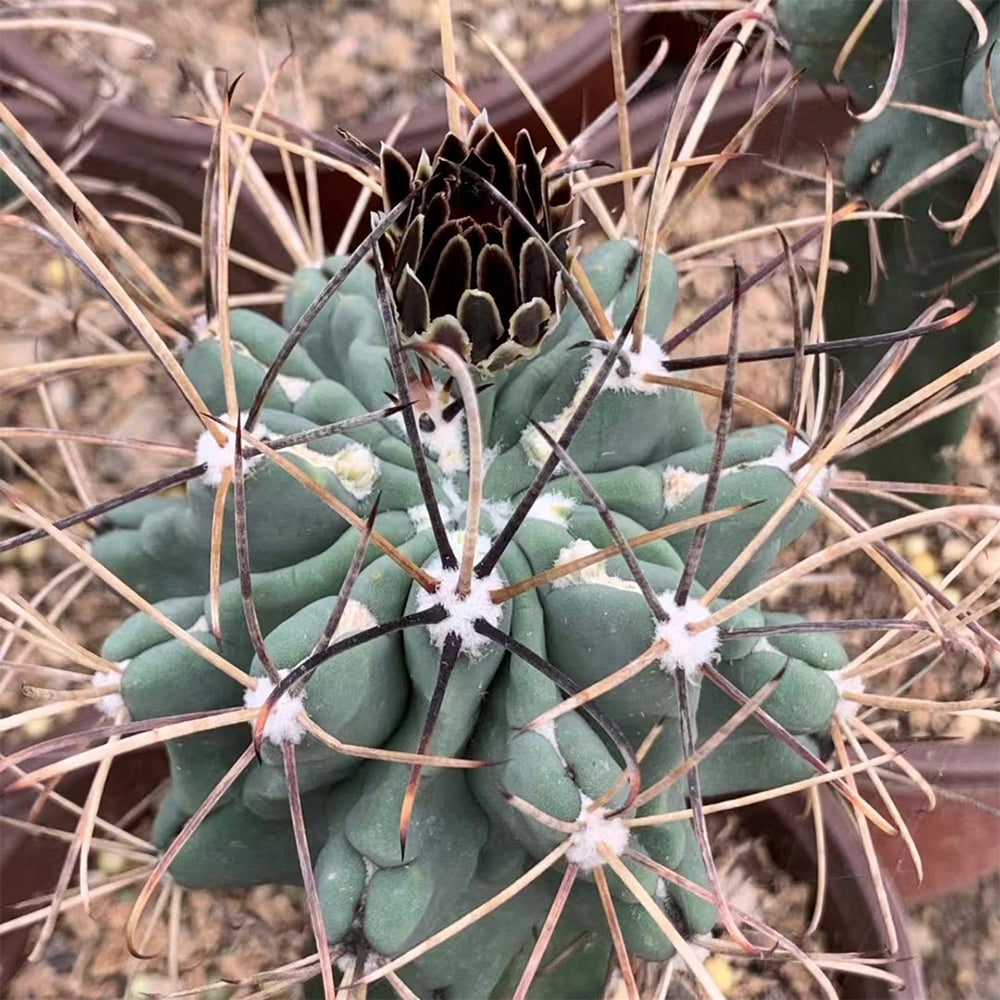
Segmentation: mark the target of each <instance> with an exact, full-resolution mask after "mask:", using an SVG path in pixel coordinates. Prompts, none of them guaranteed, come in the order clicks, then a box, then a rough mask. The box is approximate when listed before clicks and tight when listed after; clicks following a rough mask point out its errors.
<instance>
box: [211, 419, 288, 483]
mask: <svg viewBox="0 0 1000 1000" xmlns="http://www.w3.org/2000/svg"><path fill="white" fill-rule="evenodd" d="M239 419H240V425H241V426H242V425H243V424H244V423H246V419H247V414H246V412H243V413H241V414H240V418H239ZM218 427H219V430H221V431H222V433H223V435H224V437H225V440H224V441H223V443H222V444H221V445H220V444H219V443H218V442H217V441H216V440H215V438H214V437H213V436H212V434H211V432H210V431H208V430H205V431H202V432H201V435H200V436H199V438H198V444H197V447H196V448H195V457H194V460H195V462H196V463H197V464H198V465H201V463H202V462H204V463H205V465H207V466H208V468H207V469H206V470H205V472H204V474H203V475H202V477H201V481H202V482H203V483H204V484H205V485H206V486H218V485H219V483H220V482H222V474H223V473H224V472H225V471H226V470H227V469H231V468H232V467H233V462H234V461H235V455H236V433H235V431H231V430H230V429H229V428H228V427H223V426H222V425H221V424H219V425H218ZM269 434H270V432H269V431H268V429H267V428H266V427H265V426H264V425H263V424H262V423H260V422H258V423H257V426H256V427H255V428H254V437H256V438H259V439H261V440H264V439H265V438H267V437H268V436H269ZM263 457H264V456H263V455H253V456H252V457H250V458H247V459H244V460H243V471H244V472H249V471H250V470H251V469H252V468H253V467H254V466H255V465H257V464H258V463H259V462H260V461H261V459H262V458H263Z"/></svg>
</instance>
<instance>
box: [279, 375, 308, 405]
mask: <svg viewBox="0 0 1000 1000" xmlns="http://www.w3.org/2000/svg"><path fill="white" fill-rule="evenodd" d="M275 381H276V382H277V383H278V388H279V389H281V391H282V392H283V393H284V394H285V395H286V396H287V397H288V399H289V402H292V403H297V402H298V401H299V400H300V399H301V398H302V397H303V396H304V395H305V394H306V389H308V388H309V386H311V385H312V382H310V381H309V379H307V378H300V377H299V376H298V375H279V376H278V377H277V378H276V379H275Z"/></svg>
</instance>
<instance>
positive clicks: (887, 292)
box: [775, 0, 1000, 479]
mask: <svg viewBox="0 0 1000 1000" xmlns="http://www.w3.org/2000/svg"><path fill="white" fill-rule="evenodd" d="M869 8H872V9H869ZM775 13H776V15H777V18H778V24H779V27H780V30H781V33H782V35H783V36H784V38H785V40H786V42H787V44H788V46H789V55H790V57H791V59H792V61H793V63H794V64H795V65H796V66H800V67H802V68H804V69H805V70H806V71H807V72H808V73H809V74H810V75H811V76H813V77H815V78H816V79H818V80H819V81H821V82H824V83H831V82H834V81H835V80H836V81H838V82H841V83H843V84H845V85H846V86H847V88H848V90H849V92H850V95H851V98H852V100H853V101H854V102H856V103H857V105H858V106H859V107H860V108H866V109H867V110H863V111H861V112H859V117H860V118H861V119H862V120H861V121H860V123H859V124H858V126H857V128H856V130H855V132H854V135H853V137H852V140H851V143H850V146H849V147H848V150H847V154H846V158H845V161H844V165H843V181H844V185H845V187H846V190H847V193H848V194H849V195H851V196H855V197H859V198H863V199H864V200H866V201H868V202H869V203H871V204H872V205H873V206H876V207H883V206H884V207H886V208H895V209H896V210H898V211H899V212H901V213H902V215H903V216H904V218H903V219H900V220H884V221H881V222H879V223H878V224H877V225H876V224H874V223H873V232H874V234H875V237H876V238H877V242H878V245H879V247H880V253H881V262H880V263H875V264H873V260H874V259H875V258H873V257H872V256H871V252H870V248H869V239H868V238H866V234H865V233H864V232H863V231H862V230H859V229H852V228H851V227H846V228H841V229H840V230H839V231H838V232H837V233H836V234H835V236H834V243H833V252H834V255H835V256H837V257H839V258H841V259H843V260H845V261H846V262H847V263H848V266H849V271H848V273H847V274H839V275H832V276H831V284H830V292H831V294H830V295H829V296H828V298H827V300H826V310H825V312H824V319H825V321H826V325H827V329H828V330H829V331H830V335H831V336H833V337H837V336H842V335H844V334H841V333H839V332H838V331H845V330H850V329H856V328H858V327H859V326H863V327H865V328H866V329H868V330H871V331H873V332H874V331H881V330H891V329H898V328H900V327H901V326H903V325H905V324H906V323H909V322H911V321H912V319H913V317H914V316H916V315H918V314H919V313H921V312H922V311H923V309H924V308H925V306H926V304H927V302H928V300H930V299H933V298H934V297H935V296H937V295H941V294H948V295H950V296H952V297H953V298H955V299H956V300H958V301H960V302H962V303H965V302H970V301H973V300H975V301H977V302H978V306H979V307H978V308H977V309H976V311H975V312H974V313H973V315H971V316H970V317H969V318H968V319H966V320H965V321H964V322H963V323H962V324H960V325H959V326H957V327H956V328H955V330H954V331H953V333H952V334H951V335H950V336H949V337H948V339H947V341H946V342H945V341H939V342H937V343H935V344H933V345H930V344H925V345H922V346H921V347H919V348H918V349H917V351H916V352H915V354H914V356H913V358H912V359H911V360H910V361H909V362H908V364H907V367H906V369H904V371H903V373H902V375H901V377H900V378H899V379H898V380H897V381H896V383H895V384H894V385H893V387H892V389H891V390H890V392H889V393H887V394H886V396H885V398H884V400H883V403H884V405H890V404H892V403H895V402H897V401H898V400H899V399H902V398H904V397H905V396H906V395H907V394H908V393H909V392H911V391H912V390H913V389H914V388H916V387H918V386H920V385H923V384H925V383H927V382H929V381H931V380H932V379H933V378H936V377H937V376H939V375H940V374H942V373H943V372H945V371H947V370H948V369H949V368H950V367H951V366H952V365H955V364H958V363H960V362H961V361H963V360H965V359H966V358H968V357H969V356H970V355H972V354H973V353H974V352H975V351H977V350H979V349H981V348H983V347H985V346H986V345H988V344H990V343H992V342H993V341H994V340H995V339H996V336H997V332H998V326H997V286H996V267H995V262H996V253H997V246H998V239H1000V186H998V179H997V178H998V173H997V171H998V168H1000V145H998V139H1000V115H998V113H997V105H996V99H995V95H1000V59H996V58H994V55H995V47H996V42H997V38H998V32H1000V3H997V2H995V0H968V2H957V0H937V2H927V0H920V2H916V0H915V2H907V0H893V2H891V3H890V2H885V3H883V4H881V5H880V6H877V8H875V7H874V6H873V5H870V4H869V3H868V2H867V0H831V2H828V3H822V4H820V3H816V2H815V0H778V3H777V4H776V6H775ZM956 244H957V245H958V249H957V250H956V249H955V246H956ZM874 360H875V358H874V357H873V355H872V354H871V352H859V353H858V354H856V355H852V356H851V357H850V358H848V359H847V360H846V367H847V373H848V375H849V377H851V378H854V379H860V378H862V377H863V376H864V374H865V372H866V371H868V370H869V369H870V368H871V365H872V363H873V361H874ZM967 420H968V409H967V408H965V409H963V410H961V411H958V412H957V413H953V414H950V415H949V416H948V417H947V418H942V419H939V420H937V421H934V422H932V423H930V424H927V425H925V426H924V427H922V428H921V429H920V430H919V431H917V432H915V433H914V434H913V436H912V437H911V440H912V441H913V443H914V446H915V447H920V448H921V449H922V450H923V451H924V452H925V453H926V454H927V456H928V459H929V460H930V461H931V466H930V471H932V472H933V473H935V475H936V478H947V476H948V468H947V464H946V463H944V462H942V460H941V459H942V455H941V450H942V449H943V448H946V447H947V446H950V445H954V444H956V443H957V442H958V441H959V440H960V439H961V436H962V434H963V433H964V430H965V426H966V423H967ZM866 461H867V466H866V468H868V469H869V470H875V469H877V470H878V473H877V474H878V475H879V476H880V477H881V478H886V479H904V478H907V473H906V470H905V459H904V458H903V457H902V453H901V452H900V450H899V449H897V448H894V447H889V448H886V447H883V448H880V449H878V450H877V451H874V452H872V453H871V454H870V455H869V456H867V458H866Z"/></svg>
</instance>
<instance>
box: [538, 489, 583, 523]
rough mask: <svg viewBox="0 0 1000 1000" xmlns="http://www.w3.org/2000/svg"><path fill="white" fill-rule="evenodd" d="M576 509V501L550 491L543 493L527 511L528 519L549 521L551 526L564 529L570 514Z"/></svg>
mask: <svg viewBox="0 0 1000 1000" xmlns="http://www.w3.org/2000/svg"><path fill="white" fill-rule="evenodd" d="M575 507H576V501H575V500H574V499H573V498H572V497H566V496H563V495H562V494H561V493H559V492H557V491H555V490H552V491H551V492H548V493H543V494H542V495H541V496H540V497H539V498H538V499H537V500H536V501H535V502H534V503H533V504H532V505H531V510H529V511H528V517H533V518H536V519H537V520H539V521H549V522H550V523H551V524H558V525H559V526H560V527H562V528H565V527H566V522H567V521H568V520H569V516H570V514H572V513H573V509H574V508H575Z"/></svg>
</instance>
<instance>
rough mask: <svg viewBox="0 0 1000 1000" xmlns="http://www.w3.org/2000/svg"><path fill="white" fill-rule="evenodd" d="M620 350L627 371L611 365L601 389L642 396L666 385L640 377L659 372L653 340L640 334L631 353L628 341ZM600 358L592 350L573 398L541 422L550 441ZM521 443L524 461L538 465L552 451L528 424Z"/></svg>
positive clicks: (658, 356)
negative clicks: (625, 360)
mask: <svg viewBox="0 0 1000 1000" xmlns="http://www.w3.org/2000/svg"><path fill="white" fill-rule="evenodd" d="M622 353H623V354H624V355H627V357H628V363H629V374H628V375H626V376H624V377H623V376H621V375H619V374H618V371H617V368H618V366H617V365H615V366H613V367H612V369H611V374H610V375H609V376H608V378H607V380H606V381H605V383H604V385H603V386H602V387H601V391H602V392H638V393H642V394H643V395H645V396H655V395H658V394H659V393H661V392H665V391H666V386H662V385H657V384H656V383H655V382H647V381H645V380H644V379H643V378H642V376H643V375H654V374H655V375H662V374H663V360H664V357H665V356H664V354H663V353H662V352H661V351H660V345H659V344H658V343H657V342H656V341H655V340H652V339H651V338H649V337H643V338H642V344H641V346H640V348H639V350H638V351H637V352H636V353H635V354H633V353H632V352H631V350H630V348H629V346H628V345H626V346H625V348H624V350H623V352H622ZM603 362H604V355H603V354H601V353H599V352H594V355H593V357H592V358H591V359H590V362H589V363H588V364H587V365H586V367H585V368H584V369H583V374H582V375H581V377H580V381H579V382H578V383H577V385H576V389H575V391H574V392H573V398H572V399H571V400H570V401H569V402H568V403H567V404H566V405H565V406H564V407H563V408H562V410H560V412H559V413H557V414H556V415H555V416H554V417H553V418H552V419H551V420H546V421H544V422H543V423H542V425H541V426H542V427H544V428H545V432H546V434H548V435H549V437H550V438H552V439H553V440H554V441H558V440H559V438H560V437H561V436H562V432H563V431H564V430H565V429H566V427H567V426H568V424H569V422H570V420H571V419H572V417H573V414H574V413H575V412H576V411H577V408H578V407H579V405H580V403H581V402H582V401H583V397H584V396H586V395H587V392H588V390H589V389H590V387H591V385H592V384H593V382H594V379H595V378H597V373H598V371H599V370H600V368H601V365H602V364H603ZM521 447H522V448H523V449H524V452H525V454H526V455H527V456H528V461H530V462H531V463H532V465H535V466H538V467H541V466H542V465H543V464H544V463H545V462H546V461H547V460H548V457H549V455H550V453H551V452H552V448H551V446H550V445H549V443H548V441H546V440H545V438H544V437H542V435H541V433H540V432H539V431H538V428H536V427H534V426H533V425H531V424H529V425H528V426H527V427H526V428H525V429H524V431H522V433H521Z"/></svg>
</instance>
